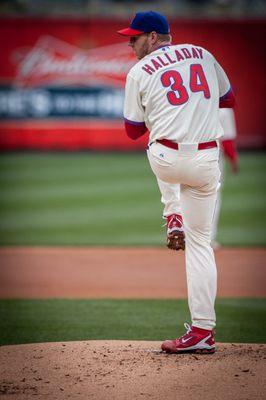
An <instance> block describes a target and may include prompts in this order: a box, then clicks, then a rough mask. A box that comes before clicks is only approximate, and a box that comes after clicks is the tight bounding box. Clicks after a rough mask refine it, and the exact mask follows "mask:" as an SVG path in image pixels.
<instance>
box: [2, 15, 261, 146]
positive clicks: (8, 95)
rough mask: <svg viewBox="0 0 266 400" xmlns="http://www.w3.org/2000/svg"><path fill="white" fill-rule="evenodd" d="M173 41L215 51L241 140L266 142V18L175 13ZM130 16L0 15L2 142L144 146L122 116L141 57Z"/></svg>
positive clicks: (242, 142) (249, 143) (243, 142)
mask: <svg viewBox="0 0 266 400" xmlns="http://www.w3.org/2000/svg"><path fill="white" fill-rule="evenodd" d="M170 23H171V30H172V36H173V42H174V43H193V44H196V45H200V46H203V47H205V48H207V49H208V50H209V51H211V52H212V53H213V54H214V55H215V56H216V58H217V60H218V61H219V62H220V63H221V64H222V66H223V67H224V69H225V70H226V72H227V74H228V76H229V78H230V81H231V83H232V85H233V88H234V90H235V93H236V97H237V106H236V110H235V111H236V122H237V128H238V143H239V147H242V148H261V147H265V124H264V93H265V79H264V71H265V58H264V54H265V44H264V42H265V40H264V38H265V33H266V29H265V27H266V24H265V21H233V20H228V21H177V20H173V21H170ZM126 26H127V21H123V20H103V19H101V20H99V19H98V20H85V19H84V20H76V19H74V20H57V19H2V20H0V35H1V38H2V40H1V43H0V52H1V63H0V150H13V149H27V148H33V149H71V150H76V149H84V148H85V149H139V148H144V147H145V146H146V143H147V137H143V138H141V139H140V140H139V141H136V142H133V141H131V140H130V139H128V138H127V137H126V135H125V133H124V129H123V121H122V107H123V87H124V81H125V76H126V73H127V71H128V70H129V68H130V67H131V65H133V63H134V62H135V60H134V57H133V56H132V53H131V49H130V48H129V47H128V46H127V43H126V41H125V39H124V38H123V37H121V36H119V35H117V34H116V31H117V30H118V29H121V28H123V27H126Z"/></svg>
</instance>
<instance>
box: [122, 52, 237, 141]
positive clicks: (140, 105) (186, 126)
mask: <svg viewBox="0 0 266 400" xmlns="http://www.w3.org/2000/svg"><path fill="white" fill-rule="evenodd" d="M229 91H230V82H229V80H228V78H227V76H226V74H225V72H224V70H223V69H222V67H221V66H220V65H219V64H218V62H217V61H216V59H215V58H214V57H213V55H212V54H210V53H209V52H208V51H207V50H205V49H204V48H202V47H199V46H194V45H191V44H182V45H169V46H164V47H161V48H159V49H157V50H155V51H153V52H152V53H150V54H148V55H147V56H145V57H144V58H143V59H142V60H140V61H139V62H138V63H137V64H135V65H134V66H133V67H132V68H131V70H130V71H129V73H128V75H127V80H126V88H125V104H124V117H125V120H127V121H128V122H130V123H132V124H139V123H143V122H144V123H145V125H146V126H147V128H148V129H149V131H150V142H153V141H155V140H156V139H162V138H167V139H169V140H172V141H174V142H177V143H199V142H208V141H211V140H214V139H219V138H220V137H221V136H222V135H223V129H222V127H221V124H220V122H219V113H218V110H219V98H221V97H223V96H224V95H226V93H227V92H229Z"/></svg>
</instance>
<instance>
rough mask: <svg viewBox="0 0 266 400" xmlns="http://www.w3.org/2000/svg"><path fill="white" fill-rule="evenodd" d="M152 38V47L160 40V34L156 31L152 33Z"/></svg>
mask: <svg viewBox="0 0 266 400" xmlns="http://www.w3.org/2000/svg"><path fill="white" fill-rule="evenodd" d="M150 38H151V44H152V45H153V44H155V43H156V42H157V40H158V33H157V32H155V31H152V32H151V33H150Z"/></svg>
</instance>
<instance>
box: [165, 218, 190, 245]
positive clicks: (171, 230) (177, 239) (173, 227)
mask: <svg viewBox="0 0 266 400" xmlns="http://www.w3.org/2000/svg"><path fill="white" fill-rule="evenodd" d="M166 218H167V223H166V225H167V247H168V248H169V249H171V250H180V249H181V250H185V232H184V227H183V220H182V217H181V215H179V214H171V215H168V216H167V217H166Z"/></svg>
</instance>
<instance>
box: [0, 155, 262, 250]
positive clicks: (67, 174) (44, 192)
mask: <svg viewBox="0 0 266 400" xmlns="http://www.w3.org/2000/svg"><path fill="white" fill-rule="evenodd" d="M265 164H266V155H265V154H264V153H257V154H255V153H248V154H241V156H240V173H239V174H238V175H237V176H233V175H231V174H229V172H228V168H227V169H226V175H227V176H226V179H225V187H224V191H223V197H224V201H223V208H222V214H221V219H220V227H219V234H218V240H219V241H220V242H221V243H222V244H224V245H230V246H235V245H240V246H264V245H266V235H265V222H266V221H265V219H266V218H265V190H266V185H265V181H266V175H265ZM0 191H1V196H0V245H107V246H108V245H110V246H112V245H121V246H123V245H138V246H140V245H141V246H147V245H155V246H160V245H164V228H162V219H161V213H162V205H161V203H160V194H159V190H158V188H157V184H156V180H155V177H154V176H153V174H152V172H151V170H150V167H149V165H148V162H147V160H146V155H145V154H144V153H128V154H126V153H106V154H104V153H99V154H97V153H90V152H88V153H72V154H69V153H58V154H57V153H50V154H49V153H40V154H38V153H18V154H14V153H13V154H4V155H3V154H2V155H1V156H0ZM250 232H252V234H250Z"/></svg>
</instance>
